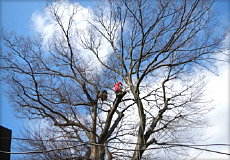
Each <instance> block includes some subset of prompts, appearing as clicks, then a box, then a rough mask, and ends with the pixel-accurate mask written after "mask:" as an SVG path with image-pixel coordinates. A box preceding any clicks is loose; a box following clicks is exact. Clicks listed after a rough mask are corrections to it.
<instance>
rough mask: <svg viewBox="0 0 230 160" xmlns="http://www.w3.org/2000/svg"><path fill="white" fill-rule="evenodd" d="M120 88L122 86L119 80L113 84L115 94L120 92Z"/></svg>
mask: <svg viewBox="0 0 230 160" xmlns="http://www.w3.org/2000/svg"><path fill="white" fill-rule="evenodd" d="M122 89H123V87H122V83H121V82H118V83H116V84H115V88H114V91H115V93H116V95H119V94H121V93H122Z"/></svg>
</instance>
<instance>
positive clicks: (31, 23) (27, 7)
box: [0, 0, 230, 160]
mask: <svg viewBox="0 0 230 160" xmlns="http://www.w3.org/2000/svg"><path fill="white" fill-rule="evenodd" d="M95 1H96V0H95ZM95 1H93V0H89V1H87V2H84V1H83V0H82V1H75V2H78V3H79V4H80V5H82V13H83V15H85V14H86V13H87V11H88V9H89V8H90V7H93V6H94V2H95ZM45 7H46V2H45V0H44V1H43V0H40V1H34V0H26V1H23V2H21V1H16V0H9V1H7V0H0V10H1V27H4V28H5V29H6V30H7V31H14V32H16V33H17V34H19V35H25V36H30V35H33V34H34V33H36V32H41V31H44V30H45V31H50V27H51V28H52V26H50V25H49V24H47V23H46V22H47V21H48V20H49V17H48V15H47V14H46V11H45ZM214 7H215V9H217V10H218V11H219V12H220V16H219V18H220V22H221V23H222V25H226V24H227V23H228V24H229V25H230V22H229V19H230V13H229V12H230V2H229V1H228V0H217V2H216V3H215V5H214ZM79 23H81V18H80V19H79ZM83 25H84V24H83V23H82V24H81V26H83ZM48 33H49V34H52V33H51V32H48ZM227 41H228V42H229V40H227ZM105 47H106V46H105ZM218 66H219V71H218V74H219V76H216V75H214V74H211V73H207V74H208V76H207V77H208V78H209V80H208V85H207V90H206V92H207V98H208V99H213V101H214V104H215V105H216V109H215V110H213V111H212V112H211V113H209V114H208V115H207V116H208V117H209V120H210V124H211V125H212V127H210V128H208V129H207V130H205V134H206V135H207V137H210V139H209V140H207V141H206V142H205V143H206V144H210V143H228V144H230V137H229V135H230V132H229V131H230V128H229V120H230V119H229V117H230V116H229V112H230V111H229V66H228V65H227V64H223V63H219V64H218ZM5 89H7V86H5V85H4V84H3V83H2V82H1V87H0V93H1V94H0V95H1V97H0V98H1V101H0V107H1V108H0V117H1V118H0V124H1V125H2V126H4V127H7V128H9V129H11V130H12V133H13V137H21V134H20V129H23V126H24V125H25V124H26V121H25V120H23V119H18V118H16V117H15V116H14V113H13V111H12V109H11V108H10V103H9V101H8V100H7V95H5V94H4V90H5ZM209 149H213V150H215V149H218V151H221V152H226V153H227V152H228V153H229V152H230V148H227V147H218V148H209ZM12 151H13V150H12ZM198 159H207V160H208V159H229V157H227V156H223V155H218V154H212V153H207V152H204V153H202V154H201V155H200V156H199V158H198Z"/></svg>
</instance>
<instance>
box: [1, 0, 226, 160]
mask: <svg viewBox="0 0 230 160" xmlns="http://www.w3.org/2000/svg"><path fill="white" fill-rule="evenodd" d="M61 5H63V4H59V3H57V2H55V3H52V4H50V5H49V6H48V11H49V13H50V15H51V17H52V19H53V21H54V22H55V27H56V28H58V29H57V32H55V33H54V35H53V37H52V38H51V39H49V41H45V37H46V35H39V36H37V37H35V38H27V37H23V36H16V35H14V34H7V33H5V32H2V34H1V36H2V39H3V41H4V44H5V45H4V48H3V52H2V54H1V61H2V62H4V63H3V64H2V65H1V68H2V69H3V70H5V71H4V75H5V76H4V79H5V80H6V82H7V83H8V84H9V86H10V87H9V94H10V99H11V100H12V102H13V104H14V107H15V109H16V111H18V112H19V113H21V115H24V116H27V117H29V118H31V119H33V118H44V119H46V120H47V121H49V122H50V123H49V125H51V126H55V127H54V128H55V129H54V130H55V132H52V133H56V135H54V137H58V138H55V139H54V137H52V140H53V141H55V140H67V141H71V140H74V141H75V142H76V143H80V144H82V145H81V147H73V148H72V149H71V150H70V151H68V152H65V153H68V154H64V153H63V155H62V157H61V158H63V159H64V158H66V159H76V158H78V159H80V158H82V159H104V158H106V159H112V158H117V159H119V157H122V159H124V158H126V157H127V159H130V158H132V159H141V157H144V156H145V157H147V158H148V157H149V158H153V157H155V158H157V157H160V156H161V154H160V152H161V149H162V151H167V153H170V151H172V150H173V152H171V153H173V154H176V155H179V156H183V155H184V153H186V152H182V151H181V150H180V149H179V150H177V149H175V148H174V147H172V146H169V147H165V146H163V144H166V143H191V142H194V143H195V142H196V140H197V139H196V136H195V135H194V134H189V135H188V131H190V130H189V129H192V128H198V127H204V125H205V121H204V115H205V114H206V113H207V112H208V111H209V110H210V107H208V106H207V103H205V102H204V101H203V99H202V94H203V91H204V87H205V83H204V81H203V77H200V75H199V74H197V72H195V71H196V70H201V69H207V70H210V71H213V69H214V66H213V64H214V62H216V61H217V58H218V54H220V53H221V52H222V51H223V50H224V48H223V47H222V46H221V42H222V41H223V39H224V38H225V34H224V33H223V32H221V33H220V31H218V30H216V29H217V24H216V23H215V20H216V19H215V16H214V15H213V13H212V10H211V8H212V5H213V2H212V1H207V0H194V1H190V0H178V1H170V0H158V1H152V0H114V1H106V2H104V5H102V4H100V5H98V7H97V9H95V10H93V12H92V14H91V16H90V18H89V19H88V20H87V24H88V27H87V29H84V30H80V29H76V24H75V18H74V17H75V16H76V15H77V13H78V11H79V9H78V7H79V6H78V5H73V7H72V8H68V7H66V8H65V7H61ZM70 9H71V11H70V12H69V13H70V14H69V15H68V17H67V18H66V17H64V16H63V14H64V12H65V10H70ZM66 22H67V23H66ZM66 24H67V25H66ZM44 42H46V44H45V46H46V47H44ZM105 44H106V45H108V46H109V48H110V51H111V53H108V54H106V55H105V56H104V57H102V56H101V52H102V50H103V47H104V46H105ZM80 48H81V49H80ZM83 52H86V53H87V55H89V56H88V57H87V56H85V55H84V54H86V53H83ZM95 63H97V64H98V65H96V67H95ZM92 66H94V67H92ZM118 80H119V81H122V82H123V83H124V84H125V85H126V87H128V90H130V92H124V93H123V94H122V95H121V96H118V97H115V95H114V92H113V91H112V89H113V87H114V84H115V82H116V81H118ZM103 90H107V92H108V97H107V100H106V101H101V99H100V97H101V96H100V95H101V93H102V91H103ZM37 137H39V136H37ZM43 138H44V137H43ZM46 138H47V137H46ZM40 139H42V138H41V137H40ZM53 141H52V142H53ZM53 144H54V143H53ZM31 145H36V144H31ZM63 145H64V146H71V145H72V146H74V144H73V143H66V144H63ZM37 146H39V145H37ZM48 146H49V147H50V148H55V147H56V148H58V147H60V146H59V145H56V146H55V147H54V146H53V145H48ZM64 146H62V147H64ZM156 146H157V147H158V149H155V150H154V149H153V150H151V151H150V152H149V150H148V149H149V148H152V147H155V148H157V147H156ZM159 148H161V149H159ZM43 149H44V148H43ZM47 154H48V153H47ZM47 154H45V155H44V156H46V157H51V159H52V158H53V157H52V155H49V156H47ZM167 155H168V154H167ZM56 156H57V155H56ZM59 158H60V157H59ZM171 158H172V157H171Z"/></svg>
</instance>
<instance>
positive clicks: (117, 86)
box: [114, 82, 122, 92]
mask: <svg viewBox="0 0 230 160" xmlns="http://www.w3.org/2000/svg"><path fill="white" fill-rule="evenodd" d="M119 84H122V83H121V82H118V83H116V84H115V88H114V91H115V92H116V91H117V90H118V89H120V90H121V88H119Z"/></svg>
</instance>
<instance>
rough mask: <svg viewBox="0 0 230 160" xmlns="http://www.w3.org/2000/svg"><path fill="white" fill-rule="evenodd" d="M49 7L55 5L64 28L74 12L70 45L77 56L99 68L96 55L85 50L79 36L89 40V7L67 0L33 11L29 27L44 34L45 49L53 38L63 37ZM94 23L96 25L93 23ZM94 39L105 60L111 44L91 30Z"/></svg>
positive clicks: (90, 16)
mask: <svg viewBox="0 0 230 160" xmlns="http://www.w3.org/2000/svg"><path fill="white" fill-rule="evenodd" d="M49 7H55V10H56V11H57V15H59V16H60V17H61V22H62V24H63V26H64V29H65V30H67V28H68V24H69V18H70V16H71V15H72V14H73V13H75V12H76V14H75V15H74V16H73V23H72V27H71V29H70V31H71V34H70V39H71V42H72V46H74V47H75V48H76V49H77V50H78V52H77V56H83V57H84V59H85V60H88V63H89V62H93V64H92V65H91V66H92V67H93V68H94V69H95V68H97V69H100V64H99V62H98V63H97V60H96V57H95V56H94V54H93V53H92V52H91V51H89V50H86V49H84V48H83V47H82V44H81V40H80V39H79V37H80V38H83V39H85V40H86V41H91V40H90V35H89V33H88V31H89V30H90V27H91V26H90V25H89V23H88V20H89V19H91V18H92V11H91V9H90V8H84V7H83V6H81V5H80V4H78V3H68V2H67V1H60V2H54V3H52V5H51V6H48V7H47V8H46V9H45V10H44V12H43V13H38V12H35V13H33V15H32V17H31V21H32V24H31V28H32V31H33V32H35V33H39V34H41V35H44V41H43V45H44V48H45V49H47V50H48V49H49V45H50V43H49V42H52V40H54V38H56V39H59V40H61V39H63V38H64V36H63V33H62V30H61V28H60V27H59V26H58V24H57V20H55V19H54V17H53V16H52V14H51V12H50V9H49ZM94 25H97V24H95V23H94ZM91 33H92V34H93V36H94V38H95V39H96V43H99V41H100V40H101V44H100V48H99V57H100V58H101V59H102V60H103V61H104V62H105V61H106V60H107V57H108V56H109V54H110V53H111V52H112V49H111V46H110V44H109V43H108V41H107V40H105V38H103V37H100V35H99V34H97V32H96V30H93V31H92V32H91Z"/></svg>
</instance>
